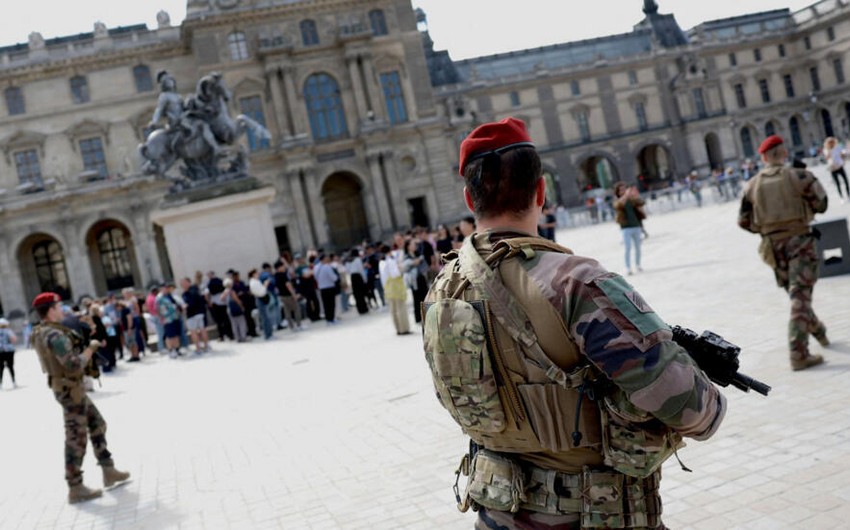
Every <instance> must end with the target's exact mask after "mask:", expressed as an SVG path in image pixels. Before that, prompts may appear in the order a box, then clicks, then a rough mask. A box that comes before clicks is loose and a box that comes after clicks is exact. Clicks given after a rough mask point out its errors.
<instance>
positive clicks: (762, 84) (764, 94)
mask: <svg viewBox="0 0 850 530" xmlns="http://www.w3.org/2000/svg"><path fill="white" fill-rule="evenodd" d="M759 92H761V101H762V103H770V86H769V85H768V84H767V79H759Z"/></svg>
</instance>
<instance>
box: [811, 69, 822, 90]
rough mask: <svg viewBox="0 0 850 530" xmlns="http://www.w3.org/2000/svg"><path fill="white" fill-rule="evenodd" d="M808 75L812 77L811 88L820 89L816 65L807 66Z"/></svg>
mask: <svg viewBox="0 0 850 530" xmlns="http://www.w3.org/2000/svg"><path fill="white" fill-rule="evenodd" d="M809 77H810V78H811V79H812V90H813V91H815V92H818V91H820V76H819V75H818V67H817V66H812V67H811V68H809Z"/></svg>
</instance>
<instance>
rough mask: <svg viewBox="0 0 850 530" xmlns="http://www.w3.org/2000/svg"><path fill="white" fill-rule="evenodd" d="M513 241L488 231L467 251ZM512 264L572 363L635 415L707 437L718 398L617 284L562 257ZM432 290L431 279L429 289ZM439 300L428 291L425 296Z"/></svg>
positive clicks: (719, 407) (721, 401) (715, 421)
mask: <svg viewBox="0 0 850 530" xmlns="http://www.w3.org/2000/svg"><path fill="white" fill-rule="evenodd" d="M513 237H527V234H521V233H516V232H498V233H496V232H490V231H488V232H484V233H478V234H474V235H473V236H472V244H473V245H474V246H475V248H476V249H477V250H478V252H479V255H481V256H482V257H486V256H487V255H489V254H490V253H491V252H492V249H493V245H494V244H495V243H496V242H498V241H499V240H501V239H508V238H513ZM514 259H518V261H519V262H520V263H521V267H522V269H523V270H524V271H525V273H526V274H527V276H528V278H527V281H525V282H526V283H527V284H528V285H529V286H531V287H536V288H537V289H539V290H540V291H541V292H542V293H543V295H544V296H545V298H546V299H547V300H548V301H549V302H550V303H551V304H552V306H553V307H554V308H555V310H556V311H557V312H558V313H559V315H560V317H561V318H562V319H563V322H564V324H565V327H566V329H567V333H568V335H569V336H570V338H571V339H572V340H573V341H574V343H575V344H576V346H577V348H578V351H579V353H580V355H581V356H583V357H584V358H586V359H587V361H589V362H590V363H592V364H593V365H594V366H595V367H596V368H597V369H598V370H599V371H600V372H601V373H603V374H605V376H607V378H609V379H610V380H611V381H612V382H613V383H614V384H615V385H616V386H617V387H618V388H619V389H620V390H622V393H623V395H625V396H626V398H627V399H628V400H629V402H630V403H631V405H633V406H634V407H635V409H637V411H640V412H646V413H648V414H649V415H651V416H653V417H655V418H657V419H658V420H660V421H661V422H663V423H664V424H666V425H667V426H669V427H670V428H672V429H673V430H675V431H677V432H678V433H680V434H681V435H683V436H688V437H691V438H695V439H698V440H703V439H706V438H708V437H710V436H711V435H712V434H714V432H715V431H716V430H717V428H718V427H719V425H720V423H721V421H722V419H723V416H724V413H725V410H726V401H725V398H724V397H723V395H722V394H721V393H720V392H719V391H718V390H717V388H716V387H715V386H714V385H713V384H712V383H711V382H710V381H709V379H708V378H707V377H706V376H705V374H703V372H702V371H701V370H700V369H699V368H698V367H697V366H696V364H695V363H694V361H693V360H692V359H691V358H690V356H689V355H688V354H687V352H685V350H684V349H683V348H682V347H680V346H679V345H678V344H676V343H675V342H673V340H672V333H671V331H670V328H669V327H668V326H667V325H666V324H665V323H664V322H663V321H662V320H661V318H659V317H658V315H656V314H655V312H654V311H653V310H652V309H651V308H650V307H649V305H648V304H647V303H646V302H645V301H644V300H643V298H642V297H641V296H640V295H639V294H638V293H637V292H636V291H635V290H634V289H633V288H632V287H631V286H630V285H629V284H628V283H627V282H626V281H625V279H623V278H622V277H621V276H619V275H617V274H614V273H611V272H608V271H606V270H605V269H604V268H603V267H602V266H601V265H600V264H599V263H598V262H596V261H595V260H592V259H589V258H584V257H580V256H574V255H569V254H560V253H557V252H537V253H536V254H535V255H534V257H532V258H531V259H519V258H514ZM450 265H451V264H450V263H449V264H447V265H446V267H445V268H444V269H443V273H441V274H444V273H446V271H447V270H448V269H449V268H450ZM439 282H440V278H439V277H438V279H437V281H435V285H438V284H439ZM516 294H517V293H515V295H516ZM439 297H440V294H439V293H435V292H434V290H432V292H431V293H429V295H428V298H429V299H432V300H433V299H435V298H439ZM426 339H427V337H426ZM564 368H570V367H564Z"/></svg>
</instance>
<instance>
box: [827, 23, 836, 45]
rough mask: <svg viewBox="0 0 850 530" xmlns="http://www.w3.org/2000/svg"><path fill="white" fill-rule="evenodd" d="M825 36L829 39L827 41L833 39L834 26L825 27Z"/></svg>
mask: <svg viewBox="0 0 850 530" xmlns="http://www.w3.org/2000/svg"><path fill="white" fill-rule="evenodd" d="M826 38H827V40H829V42H832V41H834V40H835V28H833V27H832V26H830V27H828V28H826Z"/></svg>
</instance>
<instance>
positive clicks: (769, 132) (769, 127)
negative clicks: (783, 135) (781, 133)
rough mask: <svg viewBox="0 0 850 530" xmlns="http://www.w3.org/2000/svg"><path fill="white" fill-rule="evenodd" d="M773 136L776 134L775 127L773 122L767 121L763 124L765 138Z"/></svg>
mask: <svg viewBox="0 0 850 530" xmlns="http://www.w3.org/2000/svg"><path fill="white" fill-rule="evenodd" d="M774 134H776V127H775V126H774V125H773V122H772V121H769V122H767V123H765V124H764V135H765V137H767V136H773V135H774Z"/></svg>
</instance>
